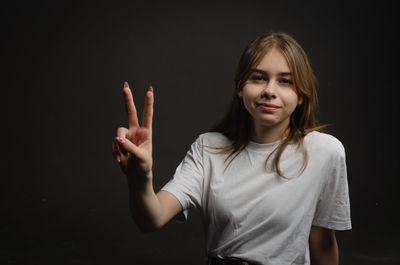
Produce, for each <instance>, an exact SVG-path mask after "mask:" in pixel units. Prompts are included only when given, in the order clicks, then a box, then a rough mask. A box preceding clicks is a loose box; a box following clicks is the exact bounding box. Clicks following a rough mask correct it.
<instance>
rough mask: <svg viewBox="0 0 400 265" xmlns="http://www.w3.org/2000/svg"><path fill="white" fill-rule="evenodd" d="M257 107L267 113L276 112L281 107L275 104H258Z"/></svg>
mask: <svg viewBox="0 0 400 265" xmlns="http://www.w3.org/2000/svg"><path fill="white" fill-rule="evenodd" d="M257 106H258V107H259V108H260V109H262V110H265V111H274V110H277V109H279V108H280V107H279V106H277V105H274V104H269V103H257Z"/></svg>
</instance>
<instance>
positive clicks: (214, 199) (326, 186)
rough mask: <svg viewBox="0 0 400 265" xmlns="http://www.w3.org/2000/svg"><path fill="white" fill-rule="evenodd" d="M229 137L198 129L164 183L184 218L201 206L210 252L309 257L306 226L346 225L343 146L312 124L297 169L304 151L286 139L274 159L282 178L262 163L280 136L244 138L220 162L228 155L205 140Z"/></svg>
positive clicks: (218, 143)
mask: <svg viewBox="0 0 400 265" xmlns="http://www.w3.org/2000/svg"><path fill="white" fill-rule="evenodd" d="M229 143H230V142H229V140H228V139H227V138H226V137H225V136H224V135H222V134H220V133H205V134H202V135H200V136H199V137H198V138H197V140H196V141H195V142H194V143H193V144H192V146H191V148H190V150H189V151H188V153H187V154H186V157H185V158H184V160H183V161H182V162H181V164H180V165H179V166H178V168H177V169H176V172H175V175H174V177H173V178H172V179H171V180H170V181H169V182H168V183H167V184H166V185H165V186H164V187H163V188H162V190H165V191H168V192H170V193H172V194H173V195H174V196H175V197H176V198H177V199H178V200H179V202H180V203H181V204H182V207H183V213H184V216H185V218H186V217H187V214H188V210H189V209H190V208H192V207H195V208H198V209H200V210H201V211H202V213H203V217H204V225H205V233H206V242H207V253H206V254H207V255H208V256H218V257H221V258H222V257H238V258H242V259H244V260H248V261H249V262H253V263H255V264H266V265H276V264H282V265H285V264H310V261H309V247H308V239H309V235H310V229H311V226H312V225H314V226H321V227H326V228H330V229H334V230H347V229H351V221H350V203H349V195H348V184H347V174H346V161H345V152H344V148H343V145H342V144H341V143H340V141H339V140H337V139H336V138H334V137H333V136H331V135H328V134H325V133H320V132H316V131H314V132H311V133H309V134H307V135H306V136H305V138H304V146H305V147H306V149H307V152H308V164H307V167H306V168H305V170H304V171H303V172H302V173H301V174H300V175H299V173H300V169H301V167H302V163H303V155H302V152H301V151H300V150H299V149H297V148H296V145H289V146H288V147H287V148H286V149H285V151H284V152H283V154H282V156H281V159H280V168H281V170H282V173H283V175H284V176H285V177H287V178H288V179H285V178H282V177H280V176H278V175H277V174H276V173H274V172H272V171H271V170H268V169H267V168H266V158H267V157H268V154H270V152H271V151H273V150H274V148H275V147H276V146H277V145H278V144H279V142H275V143H270V144H257V143H255V142H250V143H249V144H248V145H247V146H246V148H245V149H244V150H243V151H242V152H241V153H240V154H239V155H238V156H237V157H236V158H235V159H234V160H233V161H232V163H231V164H230V165H229V166H228V167H226V165H227V163H226V162H225V159H226V157H227V154H218V153H217V152H218V150H216V149H212V148H210V146H211V147H223V146H227V145H228V144H229ZM272 161H273V157H271V158H270V160H269V164H270V163H272ZM271 168H272V167H271Z"/></svg>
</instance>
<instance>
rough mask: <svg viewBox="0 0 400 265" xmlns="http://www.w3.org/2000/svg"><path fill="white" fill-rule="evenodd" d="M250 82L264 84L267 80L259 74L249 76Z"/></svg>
mask: <svg viewBox="0 0 400 265" xmlns="http://www.w3.org/2000/svg"><path fill="white" fill-rule="evenodd" d="M250 80H252V81H255V82H265V81H267V79H266V78H265V77H264V76H263V75H260V74H253V75H251V76H250Z"/></svg>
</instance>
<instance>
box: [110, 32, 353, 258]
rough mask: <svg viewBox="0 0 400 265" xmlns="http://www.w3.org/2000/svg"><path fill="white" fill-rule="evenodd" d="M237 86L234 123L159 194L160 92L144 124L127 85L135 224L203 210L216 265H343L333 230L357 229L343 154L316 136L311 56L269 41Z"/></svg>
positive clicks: (257, 48) (250, 59) (206, 138)
mask: <svg viewBox="0 0 400 265" xmlns="http://www.w3.org/2000/svg"><path fill="white" fill-rule="evenodd" d="M235 83H236V88H235V94H234V97H233V102H232V105H231V108H230V110H229V112H228V114H227V115H226V117H225V118H224V119H223V120H222V121H221V122H220V123H219V124H218V125H217V126H216V127H215V128H214V129H213V130H212V132H208V133H204V134H202V135H200V136H199V137H198V138H197V140H196V141H195V142H194V143H193V144H192V146H191V148H190V150H189V151H188V153H187V155H186V157H185V158H184V160H183V161H182V163H181V164H180V165H179V166H178V168H177V169H176V172H175V175H174V177H173V178H172V179H171V180H170V181H169V182H168V183H167V184H166V185H165V186H164V187H163V188H162V189H161V191H159V192H158V193H155V192H154V189H153V185H152V179H153V175H152V163H153V160H152V116H153V101H154V99H153V89H152V88H151V87H150V88H149V91H148V92H147V94H146V100H145V106H144V111H143V121H142V126H139V123H138V119H137V115H136V109H135V105H134V103H133V99H132V94H131V92H130V89H129V87H128V84H127V83H125V85H124V89H123V91H124V95H125V100H126V102H125V103H126V110H127V113H128V120H129V129H126V128H119V129H118V131H117V136H118V137H116V138H115V141H113V145H112V146H113V152H114V156H115V158H116V159H117V161H118V162H119V164H120V166H121V168H122V170H123V172H124V173H125V174H126V175H127V177H128V185H129V194H130V207H131V212H132V215H133V219H134V220H135V222H136V223H137V225H138V226H139V228H140V229H141V230H142V231H151V230H155V229H158V228H160V227H162V226H163V225H164V224H165V223H167V222H168V221H169V220H171V219H172V218H173V217H174V216H178V217H181V218H186V217H187V213H188V209H189V208H191V207H196V208H198V209H201V211H202V213H203V215H204V220H205V222H204V224H205V230H206V235H207V236H206V241H207V256H208V259H207V263H208V264H267V265H272V264H273V265H277V264H279V265H285V264H288V265H289V264H312V265H318V264H330V265H331V264H332V265H333V264H338V247H337V242H336V238H335V232H334V231H335V230H346V229H351V221H350V206H349V196H348V185H347V176H346V162H345V152H344V148H343V146H342V144H341V143H340V141H339V140H337V139H336V138H334V137H333V136H330V135H328V134H325V133H322V132H319V131H318V130H319V129H321V128H322V127H321V126H319V125H318V122H317V120H316V109H317V95H316V81H315V78H314V75H313V72H312V70H311V67H310V65H309V62H308V59H307V56H306V54H305V53H304V51H303V49H302V48H301V47H300V45H299V44H298V43H297V42H296V41H295V40H294V39H293V38H292V37H290V36H289V35H287V34H285V33H268V34H263V35H261V36H259V37H258V38H256V39H255V40H254V41H253V42H252V43H251V44H250V45H249V46H248V47H247V49H246V50H245V51H244V53H243V54H242V56H241V58H240V62H239V65H238V69H237V73H236V77H235Z"/></svg>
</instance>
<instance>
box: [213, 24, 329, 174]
mask: <svg viewBox="0 0 400 265" xmlns="http://www.w3.org/2000/svg"><path fill="white" fill-rule="evenodd" d="M272 48H276V49H279V50H280V51H281V52H282V54H283V55H284V57H285V58H286V60H287V62H288V65H289V68H290V71H291V72H292V76H293V85H294V89H295V91H296V93H297V95H298V97H299V99H301V100H302V104H300V105H299V106H298V107H297V108H296V109H295V110H294V112H293V113H292V114H291V117H290V123H289V126H288V128H287V130H286V134H287V137H286V138H285V139H283V140H282V141H281V142H280V144H279V145H278V146H277V147H276V148H275V150H274V151H273V152H271V153H270V155H269V156H268V157H267V160H266V162H268V160H269V159H270V157H271V155H272V154H273V153H275V152H276V155H275V157H274V159H273V164H272V165H273V170H274V171H275V172H276V173H277V174H278V175H279V176H281V177H284V178H285V176H284V175H283V174H282V172H281V169H280V167H279V160H280V157H281V155H282V153H283V151H284V150H285V148H286V147H287V146H288V145H289V144H297V145H298V147H299V148H300V150H301V151H302V153H303V158H304V159H303V165H302V168H301V169H300V172H302V171H303V170H304V169H305V168H306V166H307V163H308V154H307V150H306V149H305V147H304V145H303V139H304V136H305V135H306V134H307V133H309V132H311V131H314V130H319V129H321V128H323V127H324V126H319V123H318V121H317V117H316V114H317V108H318V99H317V82H316V78H315V76H314V74H313V71H312V69H311V66H310V63H309V61H308V58H307V55H306V53H305V52H304V50H303V49H302V48H301V46H300V45H299V44H298V43H297V42H296V41H295V40H294V39H293V38H292V37H291V36H289V35H288V34H286V33H282V32H278V33H274V32H270V33H265V34H262V35H260V36H259V37H257V38H256V39H255V40H254V41H253V42H251V43H250V44H249V46H248V47H247V48H246V49H245V51H244V52H243V54H242V55H241V57H240V61H239V64H238V68H237V71H236V76H235V85H236V87H235V94H234V96H233V100H232V103H231V106H230V109H229V111H228V113H227V114H226V116H225V117H224V118H223V119H222V120H221V121H220V122H219V123H218V124H217V125H216V126H215V127H214V128H213V129H212V131H214V132H220V133H222V134H224V135H225V136H226V137H227V138H228V139H230V140H231V144H230V145H229V146H226V147H223V148H222V150H221V152H222V153H228V154H229V155H228V157H227V160H226V161H228V160H229V163H228V165H227V167H228V166H229V164H230V163H231V162H232V160H233V159H235V158H236V157H237V156H238V155H239V153H240V152H241V151H242V150H243V149H244V148H245V147H246V146H247V144H248V143H249V140H250V137H251V126H252V124H251V117H250V115H249V113H248V112H247V110H246V108H245V106H244V104H243V101H242V100H241V99H240V98H239V96H238V92H239V91H241V90H242V89H243V86H244V85H245V83H246V81H247V80H248V79H249V76H250V74H251V70H252V69H253V68H255V67H256V66H257V65H258V64H259V63H260V61H261V60H262V58H263V57H264V55H265V54H266V53H267V52H268V51H269V50H270V49H272ZM217 149H218V148H217Z"/></svg>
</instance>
